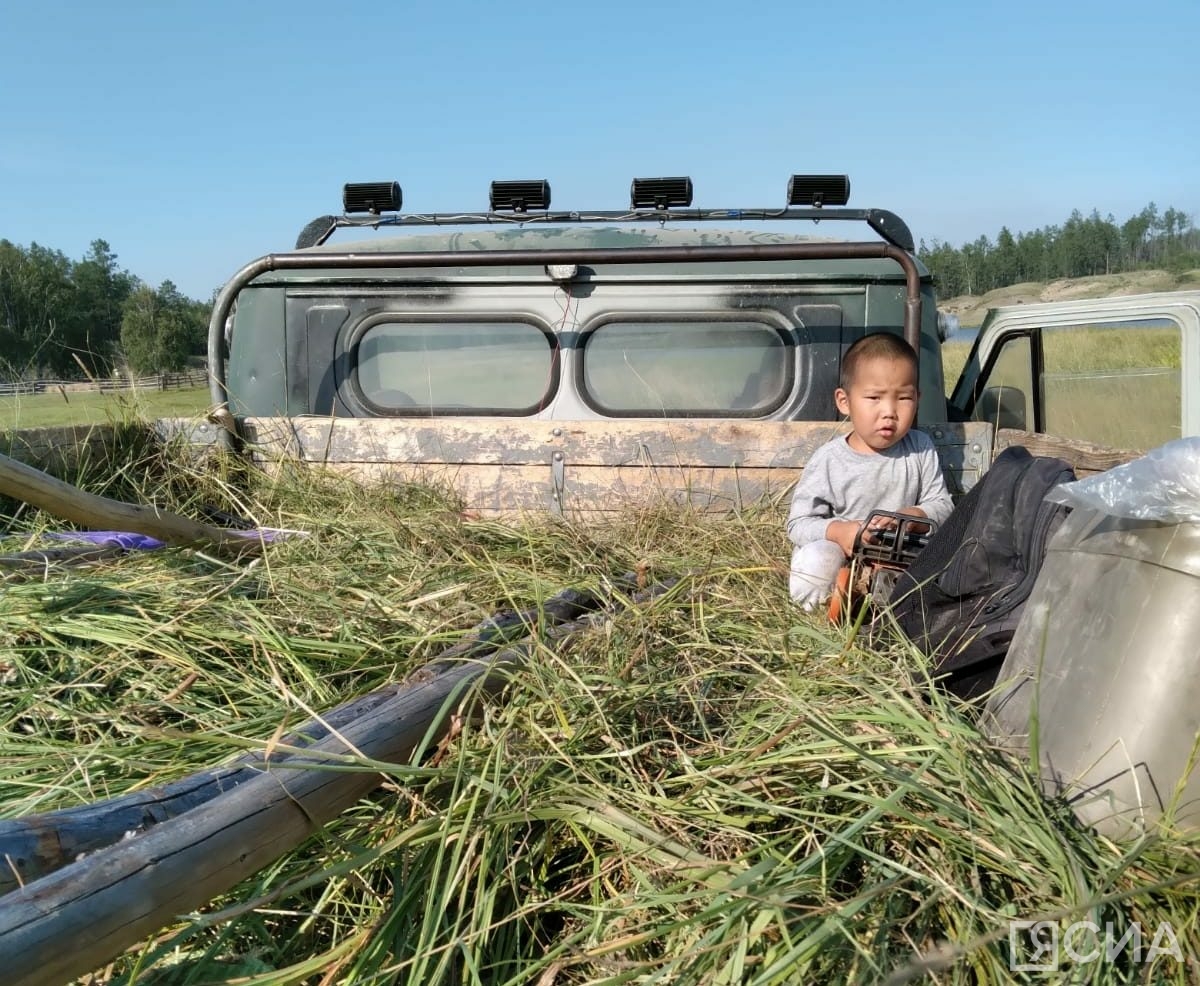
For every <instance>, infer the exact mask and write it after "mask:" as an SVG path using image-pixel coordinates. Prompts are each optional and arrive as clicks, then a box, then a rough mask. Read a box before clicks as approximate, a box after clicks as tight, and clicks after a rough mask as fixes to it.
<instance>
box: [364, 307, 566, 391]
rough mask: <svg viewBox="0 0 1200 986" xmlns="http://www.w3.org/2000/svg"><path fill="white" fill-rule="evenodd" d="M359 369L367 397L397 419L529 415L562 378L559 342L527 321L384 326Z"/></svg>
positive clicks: (368, 341) (371, 336) (368, 343)
mask: <svg viewBox="0 0 1200 986" xmlns="http://www.w3.org/2000/svg"><path fill="white" fill-rule="evenodd" d="M353 364H354V366H355V379H356V383H357V389H358V391H359V393H360V395H361V397H362V398H363V399H364V400H365V401H366V402H367V403H368V404H369V405H370V406H372V407H374V408H375V409H377V410H380V411H384V412H392V413H397V414H403V413H406V412H407V413H410V414H529V413H532V412H534V411H536V410H537V409H538V407H540V406H543V405H544V404H545V403H546V402H547V401H548V400H549V398H550V396H551V395H552V394H553V392H554V388H555V385H556V383H557V377H558V362H557V360H556V359H555V348H554V342H553V339H552V338H551V337H550V336H549V335H547V334H546V333H545V332H543V331H542V329H540V328H538V327H537V326H536V325H533V324H530V323H526V322H505V321H496V322H452V321H437V322H433V321H420V322H418V321H409V322H400V321H387V322H377V323H375V324H374V325H371V326H370V327H369V328H368V329H367V330H366V331H365V332H363V333H362V335H361V336H360V337H359V339H358V343H357V346H356V347H355V356H354V358H353Z"/></svg>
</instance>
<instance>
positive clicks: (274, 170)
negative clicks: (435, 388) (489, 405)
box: [0, 0, 1200, 298]
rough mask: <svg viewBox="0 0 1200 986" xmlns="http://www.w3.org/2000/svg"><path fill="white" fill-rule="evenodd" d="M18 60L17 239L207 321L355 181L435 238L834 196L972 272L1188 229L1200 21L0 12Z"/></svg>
mask: <svg viewBox="0 0 1200 986" xmlns="http://www.w3.org/2000/svg"><path fill="white" fill-rule="evenodd" d="M0 37H2V38H3V49H4V55H3V58H0V237H3V238H7V239H9V240H12V241H14V242H16V243H20V244H22V245H26V246H27V245H28V244H29V243H30V242H32V241H37V242H38V243H41V244H43V245H45V246H49V247H54V248H56V249H59V250H62V251H63V252H64V253H66V254H67V255H68V256H70V257H72V258H75V259H78V258H80V257H82V256H83V254H84V253H85V251H86V250H87V246H88V244H89V242H90V241H91V240H93V239H96V238H103V239H105V240H107V241H108V242H109V244H110V245H111V246H112V248H113V249H114V250H115V251H116V253H117V255H118V257H119V263H120V265H121V266H122V267H125V268H127V269H128V270H130V271H131V272H133V273H134V274H136V275H138V276H139V277H141V278H142V279H143V280H146V281H148V282H150V283H152V284H157V283H159V282H161V281H162V280H163V279H165V278H169V279H171V280H173V281H174V282H175V283H176V284H177V285H178V286H179V287H180V288H181V289H182V290H183V291H184V292H185V293H187V294H189V295H191V296H193V297H202V298H207V297H208V295H209V294H210V293H211V292H212V291H213V290H214V289H215V288H217V287H219V286H220V284H221V283H223V282H224V281H225V280H226V279H227V278H228V277H229V276H230V275H231V274H232V273H233V272H234V271H235V270H237V269H238V268H239V267H241V266H242V264H243V263H245V262H247V261H249V260H251V259H253V258H255V257H257V256H260V255H262V254H265V253H270V252H275V251H281V250H287V249H290V248H291V246H292V245H293V243H294V242H295V237H296V233H297V232H298V231H299V230H300V228H301V227H302V226H303V225H304V224H305V223H306V222H308V220H310V219H312V218H314V217H315V216H318V215H321V214H323V213H329V212H336V211H338V210H340V207H341V188H342V184H343V183H344V182H346V181H377V180H393V179H394V180H397V181H399V182H400V184H401V185H402V186H403V188H404V195H405V206H406V208H410V209H412V210H414V211H421V212H425V211H457V210H480V209H484V208H486V205H487V188H488V183H489V182H490V181H491V180H492V179H493V178H542V177H545V178H548V179H550V182H551V186H552V188H553V193H554V202H553V204H554V206H555V207H556V208H580V209H619V208H623V207H624V206H625V205H626V204H627V202H628V189H629V180H630V179H631V178H632V177H634V176H654V175H677V174H687V175H691V176H692V179H693V181H694V183H695V189H696V198H695V204H696V205H698V206H706V207H712V208H725V207H759V206H773V205H781V204H782V203H783V198H784V191H785V186H786V181H787V176H788V175H790V174H792V173H794V172H809V173H820V172H828V173H839V174H840V173H845V174H849V175H850V176H851V182H852V197H851V203H850V204H851V205H853V206H859V207H868V206H874V207H881V208H889V209H892V210H893V211H895V212H897V213H899V214H900V215H901V216H902V217H904V218H905V219H906V220H907V221H908V223H909V225H910V226H911V227H912V229H913V232H914V235H915V236H917V237H918V238H921V237H924V238H925V239H927V240H929V239H933V238H938V239H942V240H948V241H950V242H952V243H954V244H956V245H957V244H960V243H962V242H963V241H964V240H967V239H974V238H975V237H977V236H978V235H980V234H983V233H986V234H987V235H989V236H991V237H994V236H995V233H996V232H997V231H998V230H999V228H1000V227H1001V226H1002V225H1005V224H1007V225H1008V226H1009V228H1010V229H1012V230H1013V231H1019V230H1024V229H1033V228H1036V227H1039V226H1043V225H1047V224H1050V223H1058V222H1061V221H1062V220H1063V219H1065V218H1066V216H1067V215H1068V214H1069V213H1070V211H1071V210H1072V209H1074V208H1079V209H1081V210H1083V211H1084V212H1088V211H1090V210H1091V209H1092V208H1097V209H1099V210H1100V212H1101V214H1102V215H1107V214H1108V213H1112V214H1113V215H1114V216H1115V217H1116V218H1117V220H1118V221H1123V220H1125V219H1126V218H1128V217H1129V216H1130V215H1132V214H1133V213H1135V212H1137V211H1138V210H1140V209H1141V208H1142V207H1143V206H1145V205H1146V204H1147V203H1148V202H1150V201H1154V202H1156V203H1157V204H1158V206H1159V207H1160V209H1161V208H1165V207H1166V206H1168V205H1170V206H1174V207H1176V208H1178V209H1182V210H1183V211H1185V212H1187V213H1189V214H1191V215H1192V217H1193V219H1194V220H1195V221H1196V222H1198V223H1200V125H1198V123H1200V76H1198V75H1197V74H1196V67H1195V66H1196V62H1195V50H1194V49H1195V47H1196V44H1197V41H1198V40H1200V2H1197V0H1143V2H1141V3H1129V2H1122V3H1115V2H1112V0H1092V2H1088V3H1081V2H1075V0H1068V2H1056V0H1043V2H1040V3H1031V2H1026V0H1011V2H1008V3H1005V4H973V3H949V2H942V0H933V2H926V3H923V4H904V3H897V2H895V0H889V2H876V0H868V2H857V3H854V2H843V3H840V4H828V3H822V4H809V3H804V2H802V0H792V2H754V0H744V2H742V3H711V2H707V0H695V2H693V3H691V4H690V5H685V4H680V3H662V2H658V0H642V2H627V0H607V2H604V3H597V4H576V3H569V2H566V3H564V2H559V3H549V2H544V3H542V2H539V3H528V2H520V0H512V2H509V3H489V4H483V3H469V2H459V0H444V2H440V3H436V4H430V3H392V4H384V3H375V4H367V3H360V2H355V0H344V2H342V3H330V2H328V0H324V2H309V0H291V2H288V3H276V2H269V0H267V2H259V3H232V2H224V0H213V2H206V3H162V4H157V3H155V4H152V3H149V2H146V3H136V4H135V3H129V2H121V0H113V2H109V3H103V4H100V3H94V2H87V3H84V2H79V0H72V2H55V0H43V2H40V3H18V2H17V0H4V3H3V6H2V7H0ZM847 232H848V231H847V230H845V229H843V228H842V227H839V229H838V232H837V235H845V234H846V233H847ZM867 235H870V234H869V232H868V233H867Z"/></svg>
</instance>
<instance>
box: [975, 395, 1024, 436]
mask: <svg viewBox="0 0 1200 986" xmlns="http://www.w3.org/2000/svg"><path fill="white" fill-rule="evenodd" d="M974 417H975V420H976V421H988V422H990V423H991V424H992V426H993V427H995V428H1015V429H1016V430H1017V431H1027V430H1028V429H1027V428H1026V426H1025V423H1026V421H1027V420H1028V418H1027V415H1026V410H1025V394H1024V392H1023V391H1020V390H1018V389H1017V388H1016V387H988V388H987V389H986V390H984V392H983V393H982V394H980V395H979V400H977V401H976V402H975V415H974Z"/></svg>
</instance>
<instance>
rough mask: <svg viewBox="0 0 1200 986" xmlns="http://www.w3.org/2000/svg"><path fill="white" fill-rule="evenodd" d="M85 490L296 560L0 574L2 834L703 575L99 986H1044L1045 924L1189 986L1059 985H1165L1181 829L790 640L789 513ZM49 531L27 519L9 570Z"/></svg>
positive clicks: (920, 693) (595, 640)
mask: <svg viewBox="0 0 1200 986" xmlns="http://www.w3.org/2000/svg"><path fill="white" fill-rule="evenodd" d="M112 474H113V475H118V476H121V477H123V479H122V482H123V483H124V484H126V485H125V487H124V488H125V490H126V495H129V496H138V495H140V496H141V497H143V498H144V499H147V500H149V499H155V500H157V501H159V502H162V503H163V504H164V505H165V506H168V507H170V508H172V509H175V510H177V511H179V512H183V513H188V512H195V511H198V509H199V507H200V506H201V505H202V504H211V505H213V506H217V507H220V508H222V509H226V510H230V511H233V512H237V513H240V514H242V515H244V516H248V517H251V518H253V519H254V520H255V521H256V522H258V523H260V524H269V525H273V526H283V527H289V528H299V529H303V530H307V531H309V532H310V536H309V537H308V538H304V539H298V540H292V541H286V542H282V543H279V544H277V545H275V546H273V547H272V548H271V550H270V551H269V552H268V554H267V556H266V557H265V558H264V559H263V560H262V561H261V562H259V563H258V564H256V565H254V566H253V567H250V566H245V567H231V566H229V565H225V564H218V563H215V562H212V561H209V560H207V559H205V558H204V557H202V556H200V555H197V554H193V553H188V552H182V551H166V552H151V553H143V554H138V555H130V556H129V557H127V558H124V559H122V560H121V561H120V562H118V563H116V564H110V565H106V566H103V567H96V568H93V569H90V570H87V571H70V572H52V573H49V574H48V575H47V576H46V577H45V578H44V579H42V578H39V579H36V580H33V581H25V582H20V583H11V584H9V585H6V587H5V602H4V605H3V606H2V607H0V806H2V808H0V812H2V813H3V815H4V816H5V817H17V816H21V815H24V814H28V813H31V812H42V811H47V810H50V809H53V808H57V807H64V806H69V805H75V804H81V803H86V802H90V801H93V800H96V799H98V798H103V797H111V796H113V795H117V794H120V793H122V792H125V791H130V790H133V789H136V788H141V787H145V786H147V785H150V784H156V783H163V782H165V781H167V780H171V779H175V778H178V777H181V776H183V775H186V774H188V773H190V772H193V771H196V770H199V769H203V768H206V767H209V766H213V765H215V764H217V763H218V762H220V761H222V760H224V759H227V758H230V757H232V756H233V755H235V754H236V753H238V752H240V751H241V750H242V749H243V748H244V747H245V745H246V744H261V743H265V742H266V741H267V740H268V739H269V737H271V736H272V734H273V733H274V732H275V730H276V728H277V727H278V726H279V724H280V723H281V722H285V721H286V722H288V723H289V724H291V725H295V724H296V723H297V722H299V721H300V720H303V719H304V718H307V713H306V712H305V711H304V710H305V709H306V708H311V709H317V710H322V709H327V708H330V707H331V706H333V705H335V704H337V703H339V702H341V701H343V700H345V699H347V698H349V697H352V696H354V695H358V694H363V693H365V692H367V691H370V690H371V689H373V688H376V687H379V686H380V685H383V684H385V683H387V682H389V681H394V680H397V679H398V678H400V677H401V676H403V675H404V674H406V673H407V672H408V671H410V670H412V669H413V668H415V667H417V666H419V665H420V664H421V663H423V662H424V661H426V660H428V659H429V658H430V657H432V656H434V655H435V654H436V653H437V652H438V651H440V650H441V649H443V648H444V647H446V646H448V645H449V644H451V643H453V642H454V641H455V640H456V639H458V638H459V637H460V636H461V635H462V634H463V633H464V632H465V631H466V630H468V629H469V628H470V627H472V626H473V625H474V624H476V623H477V622H479V621H480V620H481V619H482V618H484V617H486V616H488V615H489V614H491V613H493V612H495V611H497V610H499V609H505V608H510V609H524V608H528V607H530V606H533V605H536V603H537V601H538V600H539V599H545V598H546V597H548V596H549V595H551V594H552V593H553V592H555V591H556V590H558V589H559V588H562V587H564V586H567V585H579V586H587V585H596V584H598V583H599V581H600V580H601V579H603V578H605V577H609V576H613V575H616V574H618V573H620V572H623V571H627V570H630V569H634V568H636V567H637V566H638V565H639V564H641V565H644V566H645V568H644V570H645V571H646V575H647V578H649V579H651V580H653V579H656V578H658V577H661V576H666V575H670V574H674V573H678V572H682V571H684V570H685V569H687V570H691V571H693V572H694V573H695V575H694V576H693V577H692V578H691V580H690V582H689V595H688V596H687V600H686V605H679V604H678V602H677V601H676V602H673V603H672V604H666V603H664V604H661V605H660V604H655V605H652V606H650V607H648V608H646V609H644V610H634V609H631V610H626V611H622V612H620V613H618V614H616V615H614V616H613V618H612V619H611V620H609V621H607V622H605V623H602V624H601V625H599V626H597V627H596V628H594V629H592V630H589V631H586V632H583V633H580V634H578V635H575V636H573V637H571V638H568V639H566V640H564V641H561V642H557V643H555V644H554V645H553V646H552V645H550V644H545V645H544V646H542V647H540V648H539V649H538V651H537V653H536V655H535V658H534V660H533V661H531V662H530V663H529V665H528V666H527V667H525V668H524V669H523V670H522V671H520V672H518V673H516V674H515V675H514V676H513V679H512V681H511V683H510V684H509V686H508V687H507V688H506V689H505V691H504V692H503V694H502V695H501V696H500V697H498V698H495V699H491V700H488V701H486V702H485V703H484V705H483V706H482V707H481V708H480V709H479V710H478V714H477V715H476V716H474V717H468V718H466V719H465V720H464V721H463V723H462V727H463V728H462V732H461V733H459V734H458V735H457V736H456V738H455V739H454V740H453V741H452V742H450V743H449V744H447V745H446V747H445V748H444V750H443V752H442V754H441V755H440V756H439V757H438V758H436V759H433V760H428V759H427V760H424V761H422V762H421V763H419V764H396V765H395V766H394V767H393V768H392V769H391V770H389V771H388V772H387V777H386V778H385V779H386V782H387V783H386V785H385V786H384V787H383V788H381V789H380V790H379V791H378V792H377V793H376V794H374V795H373V796H371V797H369V798H367V799H364V800H363V801H361V802H360V803H359V804H358V805H356V806H355V807H354V808H353V809H352V810H351V811H349V812H347V813H346V814H345V815H344V816H343V817H342V818H340V819H338V820H337V821H335V822H334V823H332V824H331V825H329V826H328V827H327V828H326V829H325V830H324V831H323V832H322V833H321V834H320V835H319V836H317V837H314V838H313V839H311V840H310V841H309V843H308V844H306V845H304V846H302V847H301V848H299V849H298V850H296V851H294V852H292V853H289V854H287V855H286V856H284V857H283V858H281V859H280V860H278V861H277V862H276V863H275V864H274V865H272V866H269V867H267V868H266V869H265V870H263V871H262V872H260V873H259V874H258V875H256V876H255V877H253V878H251V879H249V880H247V881H245V883H243V884H242V885H241V886H239V887H237V888H236V889H234V890H233V891H231V892H230V893H229V894H227V895H225V896H223V897H222V898H220V899H219V900H216V901H214V902H213V904H212V906H211V907H210V908H208V909H206V910H205V912H204V913H202V914H196V915H189V916H185V917H180V918H178V919H175V920H173V921H172V923H170V924H169V925H168V926H167V927H166V928H165V929H164V930H163V932H162V934H161V935H159V936H156V938H155V939H154V940H152V941H148V942H146V943H144V944H143V945H141V946H138V947H136V948H134V949H131V950H130V951H129V952H128V953H126V954H125V955H124V956H121V957H120V958H118V959H117V960H116V962H115V963H114V964H113V966H112V967H111V969H109V970H108V971H107V972H106V973H104V975H103V976H101V977H99V978H96V979H93V980H91V982H92V983H95V984H98V983H101V982H103V983H107V984H111V986H117V984H125V986H133V984H135V983H136V984H138V986H149V984H153V986H200V984H210V986H211V984H227V986H233V984H235V983H236V984H240V986H251V984H252V986H267V984H297V986H299V984H333V983H337V984H345V986H366V984H370V986H382V984H393V983H422V984H442V983H445V984H451V983H453V984H463V983H467V984H479V986H482V984H488V986H503V984H518V983H521V984H525V983H528V984H551V983H553V984H557V986H564V984H582V983H612V984H616V983H652V982H653V983H688V984H691V983H729V984H742V983H750V984H775V983H781V984H782V983H800V982H804V983H807V982H813V983H834V982H836V983H864V984H866V983H870V984H876V983H880V982H893V983H900V982H907V981H913V982H918V981H919V982H936V983H947V984H948V983H1008V982H1013V981H1018V982H1020V981H1027V982H1038V981H1041V980H1039V979H1038V978H1037V975H1036V974H1022V973H1014V972H1012V971H1010V968H1009V966H1010V960H1011V959H1013V956H1012V955H1010V953H1009V951H1008V949H1009V944H1008V935H1007V928H1008V922H1009V921H1010V920H1013V919H1031V920H1032V919H1040V918H1043V917H1045V918H1046V919H1048V920H1052V921H1055V922H1058V923H1060V924H1063V925H1065V924H1066V923H1068V922H1070V921H1072V920H1082V919H1088V920H1092V921H1093V922H1095V923H1096V924H1097V925H1099V926H1100V927H1104V924H1105V922H1111V923H1112V924H1113V926H1114V927H1115V928H1116V929H1118V932H1119V931H1120V930H1122V929H1126V928H1129V927H1130V926H1131V925H1132V924H1133V922H1138V923H1139V924H1140V926H1141V927H1142V928H1156V927H1157V926H1158V925H1159V924H1160V923H1162V922H1170V923H1171V925H1172V926H1173V927H1174V928H1175V929H1177V930H1178V932H1179V938H1180V943H1181V945H1182V947H1183V949H1184V961H1183V962H1182V963H1177V962H1175V960H1174V959H1173V958H1170V957H1162V956H1160V957H1159V958H1158V959H1157V960H1156V962H1155V963H1154V964H1152V965H1151V966H1142V965H1134V964H1132V963H1131V962H1130V961H1129V959H1128V958H1125V959H1120V960H1115V961H1101V962H1098V963H1095V964H1092V965H1089V966H1087V967H1082V966H1080V967H1076V968H1074V969H1071V968H1066V969H1064V970H1063V971H1062V973H1061V975H1062V977H1063V978H1064V979H1069V978H1070V977H1071V976H1075V977H1077V978H1078V977H1082V976H1084V975H1085V974H1086V975H1089V976H1092V977H1093V978H1092V979H1091V980H1090V981H1092V982H1098V983H1123V982H1129V981H1153V982H1156V983H1180V984H1182V983H1188V982H1192V981H1194V979H1195V973H1196V969H1197V966H1196V964H1195V963H1196V962H1197V960H1198V957H1197V954H1196V945H1195V943H1194V942H1193V941H1192V940H1191V939H1190V937H1189V936H1190V929H1192V928H1194V927H1195V925H1196V922H1197V919H1198V917H1200V836H1197V835H1189V836H1181V835H1177V834H1176V835H1173V834H1170V833H1165V834H1162V835H1157V836H1155V837H1153V838H1150V839H1147V840H1145V841H1143V842H1140V843H1136V844H1131V845H1115V844H1113V843H1110V842H1107V841H1106V840H1104V839H1102V838H1100V837H1098V836H1096V835H1095V834H1094V833H1091V832H1089V831H1087V830H1084V829H1082V828H1080V827H1079V826H1078V825H1077V824H1076V823H1075V822H1074V821H1073V819H1072V818H1071V816H1070V815H1069V813H1068V812H1067V811H1065V810H1064V809H1063V808H1062V807H1061V806H1059V805H1056V804H1054V803H1052V802H1050V801H1048V800H1046V799H1045V798H1043V797H1042V796H1041V794H1040V793H1039V792H1038V789H1037V785H1036V783H1035V781H1034V780H1033V779H1032V778H1031V777H1030V776H1029V775H1028V774H1027V773H1026V772H1025V771H1024V770H1023V769H1022V768H1021V767H1020V766H1019V765H1015V764H1011V763H1008V762H1005V761H1003V760H1002V759H1000V758H999V757H998V756H997V755H996V754H995V753H994V752H993V751H992V750H991V749H990V748H989V746H988V744H987V743H986V742H985V741H984V740H983V739H982V738H981V736H980V734H979V733H978V732H977V730H976V728H975V726H974V725H973V723H972V721H971V720H970V719H968V718H965V717H964V716H963V715H962V714H961V712H960V711H959V710H958V709H956V708H955V707H953V706H951V705H950V704H948V703H947V702H944V701H943V700H941V699H940V698H938V697H937V696H936V695H930V693H929V692H928V689H927V688H926V685H925V681H924V678H923V674H924V671H925V668H924V666H923V663H922V660H921V658H920V657H919V655H916V654H914V653H913V652H912V651H911V650H908V649H906V648H903V647H899V646H892V645H882V644H881V645H879V646H877V647H875V648H868V647H865V646H863V645H862V642H860V641H855V640H852V639H850V637H849V636H848V634H846V633H844V632H842V631H834V630H832V629H831V628H829V627H828V626H826V625H824V624H823V623H822V622H821V621H819V620H810V619H807V618H804V617H803V616H802V615H801V614H799V613H797V612H796V611H795V610H794V609H793V608H792V607H791V606H790V605H789V602H788V599H787V590H786V585H785V572H784V565H783V562H784V559H785V558H786V550H785V549H786V544H785V542H784V539H783V533H782V532H783V520H784V515H785V510H786V503H785V502H782V501H773V502H768V503H764V504H761V505H759V506H757V507H755V508H753V509H750V510H746V511H744V512H742V513H741V514H739V515H736V516H727V517H720V518H713V517H704V516H701V515H699V514H695V513H691V512H688V511H683V510H677V509H674V508H666V507H664V508H662V509H660V510H643V511H640V512H630V513H627V514H624V515H622V516H620V517H619V518H618V519H616V520H614V521H611V522H609V523H607V524H606V525H605V526H600V527H589V528H583V527H578V526H575V525H572V524H569V523H566V522H559V521H554V520H552V519H549V518H545V519H530V520H528V521H526V522H523V523H514V524H508V523H500V522H497V521H488V520H474V519H471V518H468V517H465V516H463V514H462V513H461V512H460V510H459V508H458V504H457V503H456V502H455V501H454V500H453V499H452V498H449V497H446V496H445V495H443V494H442V493H440V492H438V491H436V490H430V489H426V488H423V487H410V486H392V487H389V488H375V489H369V490H368V489H363V488H361V487H358V486H354V485H352V484H350V483H349V482H347V481H344V480H336V479H333V478H328V477H320V476H314V475H310V474H294V475H290V476H288V475H283V474H281V475H280V476H279V477H276V478H274V479H268V478H266V477H262V476H258V477H252V478H251V479H250V481H249V482H248V483H242V482H237V483H235V482H234V481H233V477H235V476H237V471H236V470H235V469H233V468H231V467H229V466H228V464H225V463H223V462H222V460H220V459H219V458H214V459H210V460H209V462H208V463H207V464H206V465H205V466H203V467H200V466H195V465H188V464H186V463H184V462H183V461H182V460H178V459H175V458H172V457H171V456H169V455H168V456H165V457H164V456H161V455H159V454H155V453H151V454H149V455H145V456H144V457H141V458H138V459H137V460H135V461H125V462H122V463H113V467H112ZM139 479H140V482H141V484H142V485H141V486H140V488H139V487H138V485H137V480H139ZM96 483H97V486H99V484H100V480H99V478H97V479H96ZM108 492H110V493H111V492H112V490H111V489H109V490H108ZM51 525H54V526H58V525H57V523H56V522H55V521H54V520H53V519H51V518H46V517H44V516H41V515H38V514H34V513H30V514H28V515H23V516H22V517H21V518H20V525H19V529H16V530H13V531H11V532H10V534H9V537H8V539H7V540H8V543H9V544H10V545H12V546H14V547H15V546H18V545H20V546H24V545H25V544H26V543H27V542H28V541H29V539H31V538H33V537H34V536H35V535H36V534H37V533H38V531H40V530H42V529H44V528H45V527H47V526H51ZM364 769H367V768H365V767H364ZM64 947H69V943H64ZM86 981H87V980H81V981H80V982H81V984H82V983H83V982H86Z"/></svg>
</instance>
